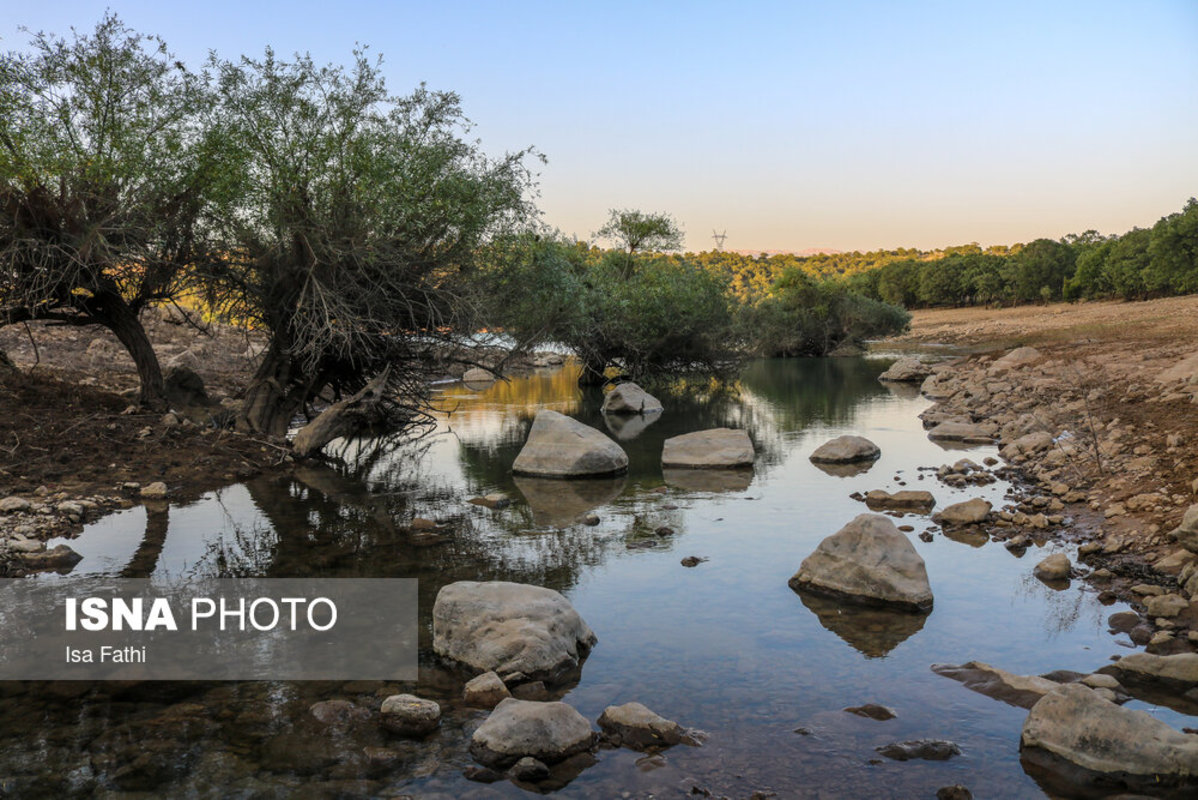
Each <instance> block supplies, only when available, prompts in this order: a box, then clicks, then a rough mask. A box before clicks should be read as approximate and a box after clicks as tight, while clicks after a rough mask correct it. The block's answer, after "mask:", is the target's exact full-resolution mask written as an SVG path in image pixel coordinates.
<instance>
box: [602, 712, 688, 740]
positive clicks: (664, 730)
mask: <svg viewBox="0 0 1198 800" xmlns="http://www.w3.org/2000/svg"><path fill="white" fill-rule="evenodd" d="M599 727H600V728H601V729H602V730H603V733H604V735H605V736H606V737H607V739H608V741H610V742H611V743H612V744H614V745H616V746H617V747H627V748H629V749H631V750H647V749H649V748H651V747H653V748H661V747H672V746H674V745H676V744H679V743H681V742H682V741H684V739H685V738H686V729H685V728H683V727H682V726H681V725H679V724H678V723H677V722H674V721H672V720H668V719H666V718H665V717H662V716H660V715H658V714H655V713H654V712H652V711H650V710H649V709H648V708H646V707H645V706H643V705H641V704H640V703H625V704H624V705H622V706H608V707H607V708H605V709H604V710H603V714H601V715H600V717H599Z"/></svg>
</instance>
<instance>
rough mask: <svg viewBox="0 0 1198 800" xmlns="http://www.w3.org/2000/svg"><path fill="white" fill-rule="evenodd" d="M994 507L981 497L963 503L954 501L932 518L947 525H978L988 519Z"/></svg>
mask: <svg viewBox="0 0 1198 800" xmlns="http://www.w3.org/2000/svg"><path fill="white" fill-rule="evenodd" d="M992 508H993V506H991V505H990V503H988V502H986V501H985V500H983V499H981V498H980V497H975V498H974V499H972V500H966V501H965V502H963V503H953V504H952V505H951V506H949V507H948V508H945V509H944V510H942V511H938V512H936V513H935V514H933V515H932V519H933V520H935V521H936V522H938V523H940V524H941V525H944V526H946V527H952V526H956V525H976V524H978V523H979V522H985V521H986V519H987V518H988V517H989V516H990V510H991V509H992Z"/></svg>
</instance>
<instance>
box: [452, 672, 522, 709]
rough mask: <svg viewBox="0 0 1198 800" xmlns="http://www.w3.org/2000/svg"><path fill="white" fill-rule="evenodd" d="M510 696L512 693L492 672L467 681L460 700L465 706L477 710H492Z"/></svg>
mask: <svg viewBox="0 0 1198 800" xmlns="http://www.w3.org/2000/svg"><path fill="white" fill-rule="evenodd" d="M511 696H512V693H511V692H509V691H508V688H507V686H506V685H505V684H504V682H503V681H502V680H500V678H499V676H498V675H497V674H496V673H494V672H484V673H483V674H482V675H479V676H478V677H476V678H473V679H472V680H470V681H468V682H467V683H466V686H465V687H464V688H463V689H462V699H463V700H464V701H465V702H466V705H468V706H475V707H477V708H494V707H495V706H497V705H499V704H500V703H502V702H503V701H504V700H506V699H507V698H509V697H511Z"/></svg>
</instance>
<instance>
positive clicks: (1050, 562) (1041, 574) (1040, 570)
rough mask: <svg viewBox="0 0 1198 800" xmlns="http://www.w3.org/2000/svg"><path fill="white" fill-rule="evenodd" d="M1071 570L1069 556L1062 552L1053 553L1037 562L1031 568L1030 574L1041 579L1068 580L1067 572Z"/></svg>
mask: <svg viewBox="0 0 1198 800" xmlns="http://www.w3.org/2000/svg"><path fill="white" fill-rule="evenodd" d="M1072 570H1073V565H1072V564H1070V563H1069V556H1067V555H1065V554H1064V553H1053V554H1052V555H1050V556H1049V557H1048V558H1045V559H1044V560H1043V561H1041V562H1040V563H1039V564H1037V565H1036V567H1035V569H1033V570H1032V574H1033V575H1035V576H1036V577H1037V578H1039V579H1040V580H1042V581H1065V580H1069V573H1070V572H1071V571H1072Z"/></svg>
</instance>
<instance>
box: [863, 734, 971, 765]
mask: <svg viewBox="0 0 1198 800" xmlns="http://www.w3.org/2000/svg"><path fill="white" fill-rule="evenodd" d="M874 749H875V750H877V751H878V752H879V753H881V754H882V755H884V756H886V757H887V758H891V759H894V760H895V761H910V760H912V759H923V760H925V761H947V760H948V759H950V758H952V757H953V756H959V755H961V748H960V747H958V746H957V745H956V744H955V743H954V742H949V741H945V740H943V739H913V740H910V741H906V742H894V743H892V744H888V745H883V746H882V747H875V748H874Z"/></svg>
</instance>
